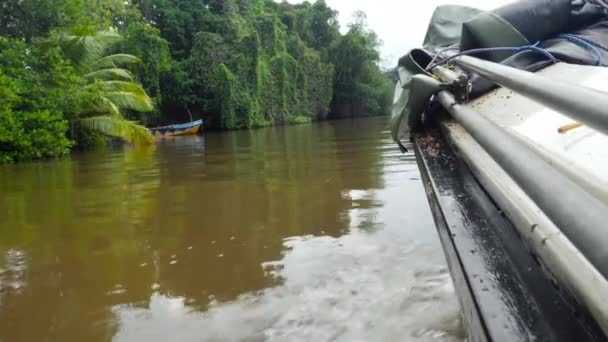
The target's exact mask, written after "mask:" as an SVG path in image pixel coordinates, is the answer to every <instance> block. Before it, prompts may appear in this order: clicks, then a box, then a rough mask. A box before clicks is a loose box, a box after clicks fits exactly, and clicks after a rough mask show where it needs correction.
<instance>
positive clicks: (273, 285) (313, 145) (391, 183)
mask: <svg viewBox="0 0 608 342" xmlns="http://www.w3.org/2000/svg"><path fill="white" fill-rule="evenodd" d="M463 339H464V337H463V336H462V328H461V324H460V320H459V309H458V301H457V299H456V297H455V294H454V290H453V288H452V284H451V280H450V277H449V273H448V271H447V267H446V265H445V261H444V257H443V253H442V250H441V246H440V244H439V241H438V238H437V235H436V232H435V228H434V225H433V221H432V218H431V215H430V211H429V209H428V205H427V201H426V198H425V196H424V189H423V187H422V185H421V183H420V177H419V173H418V169H417V167H416V163H415V159H414V156H413V155H412V154H405V155H403V154H401V153H400V152H399V150H398V149H397V148H396V146H395V145H394V144H393V143H392V141H391V139H390V134H389V132H388V125H387V122H386V119H357V120H342V121H334V122H323V123H318V124H313V125H303V126H291V127H275V128H267V129H259V130H251V131H241V132H224V133H215V132H211V133H206V134H205V135H204V136H196V137H188V138H181V139H174V140H168V141H165V142H162V143H159V144H157V145H156V146H154V147H150V148H133V147H129V146H127V147H123V148H114V149H107V150H104V151H98V152H90V153H84V154H78V155H74V156H72V157H70V158H65V159H61V160H53V161H46V162H36V163H24V164H18V165H10V166H3V167H0V342H13V341H16V342H21V341H62V342H72V341H74V342H76V341H78V342H81V341H89V342H94V341H172V342H182V341H184V342H185V341H188V342H189V341H210V342H211V341H227V342H233V341H234V342H236V341H296V342H297V341H348V342H351V341H462V340H463Z"/></svg>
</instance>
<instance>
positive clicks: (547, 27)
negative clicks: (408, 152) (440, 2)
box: [392, 0, 608, 149]
mask: <svg viewBox="0 0 608 342" xmlns="http://www.w3.org/2000/svg"><path fill="white" fill-rule="evenodd" d="M602 4H603V1H599V0H587V1H584V0H522V1H517V2H514V3H511V4H509V5H507V6H504V7H501V8H498V9H496V10H494V11H491V12H483V11H479V10H475V9H472V8H469V7H462V6H440V7H438V8H437V9H436V11H435V13H434V14H433V16H432V19H431V22H430V24H429V28H428V31H427V35H426V37H425V41H424V44H423V48H422V49H416V50H413V51H410V52H409V53H408V54H407V55H405V56H404V57H402V58H401V59H400V60H399V65H398V70H399V76H400V77H399V82H398V85H397V87H398V88H399V89H398V91H396V93H395V103H394V107H393V113H392V134H393V138H394V139H395V141H397V142H398V143H399V144H400V146H401V147H402V149H405V148H404V147H403V145H402V144H401V142H402V141H403V140H405V139H408V138H409V131H410V130H411V129H412V128H415V127H417V126H418V125H419V124H420V123H421V122H422V113H423V112H424V110H425V109H426V107H427V104H428V102H429V99H430V98H431V97H432V95H433V94H435V93H436V92H438V91H439V90H440V89H441V88H442V84H441V83H440V82H439V81H437V80H436V79H434V78H433V77H432V76H431V75H430V73H429V72H428V71H427V70H426V68H427V67H428V65H429V63H430V62H431V60H432V59H433V57H434V56H435V54H437V53H439V52H440V51H443V50H445V49H446V48H448V47H453V48H454V50H455V51H454V52H459V51H461V52H462V51H469V50H472V49H480V48H481V49H486V48H496V47H501V48H502V47H522V46H528V45H532V44H535V43H537V42H538V43H537V45H536V46H537V47H539V48H541V49H543V50H544V51H546V52H548V53H550V54H551V55H552V56H554V57H555V58H556V59H557V60H559V61H562V62H566V63H573V64H583V65H603V66H604V65H608V16H607V15H606V8H605V7H604V6H603V5H602ZM475 57H479V58H484V59H487V60H491V61H494V62H500V63H503V64H506V65H510V66H513V67H516V68H520V69H525V70H528V71H537V70H540V69H542V68H543V67H545V66H547V65H549V64H550V63H551V61H549V60H548V59H547V57H546V55H543V54H539V53H533V52H530V51H520V52H508V51H507V52H505V51H488V52H486V53H484V54H477V55H475ZM471 80H472V85H473V88H472V92H471V94H470V95H471V97H475V96H479V95H481V94H483V93H485V92H487V91H488V90H490V89H491V88H492V87H493V86H494V85H493V84H492V83H490V82H488V81H485V80H483V79H481V78H479V77H476V76H475V75H472V78H471Z"/></svg>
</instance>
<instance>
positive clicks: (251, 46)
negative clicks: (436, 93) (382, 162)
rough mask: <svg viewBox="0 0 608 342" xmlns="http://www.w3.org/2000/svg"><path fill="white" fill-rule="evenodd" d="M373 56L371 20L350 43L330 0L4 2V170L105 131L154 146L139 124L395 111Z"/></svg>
mask: <svg viewBox="0 0 608 342" xmlns="http://www.w3.org/2000/svg"><path fill="white" fill-rule="evenodd" d="M378 47H379V40H378V38H377V37H376V35H375V34H374V33H373V32H372V31H370V30H369V29H368V28H367V26H366V23H365V16H364V14H363V13H357V14H356V15H355V17H354V20H353V22H352V24H350V25H349V27H348V30H347V32H346V33H345V34H341V33H340V27H339V24H338V21H337V12H336V11H334V10H333V9H331V8H329V7H328V6H327V4H326V3H325V2H324V1H323V0H318V1H317V2H315V3H310V2H303V3H300V4H296V5H294V4H289V3H286V2H282V3H278V2H275V1H272V0H126V1H125V0H12V1H8V2H3V3H2V4H0V163H2V162H11V161H19V160H27V159H33V158H45V157H54V156H60V155H62V154H65V153H67V152H68V151H69V150H70V148H72V147H73V146H74V145H81V146H84V145H89V144H92V142H94V141H95V140H96V137H97V135H98V134H103V135H110V136H115V137H119V138H122V139H124V140H127V141H136V142H137V141H148V140H149V139H150V136H149V133H148V132H147V130H145V129H144V128H143V127H142V126H140V125H139V124H141V125H156V124H164V123H174V122H186V121H189V120H191V119H198V118H202V119H204V120H205V126H206V127H208V128H217V129H243V128H253V127H262V126H269V125H279V124H289V123H305V122H310V121H312V120H321V119H327V118H330V119H331V118H342V117H353V116H368V115H382V114H386V113H388V111H389V106H390V103H391V96H392V83H391V81H390V80H389V78H388V77H387V75H386V74H385V73H383V72H382V71H381V70H380V68H379V67H378V64H377V63H378V61H379V54H378ZM135 122H138V123H139V124H136V123H135Z"/></svg>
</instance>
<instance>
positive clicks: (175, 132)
mask: <svg viewBox="0 0 608 342" xmlns="http://www.w3.org/2000/svg"><path fill="white" fill-rule="evenodd" d="M202 125H203V121H202V120H198V121H194V122H191V123H187V124H182V125H171V126H164V127H157V128H151V129H150V132H152V134H153V135H154V136H155V137H157V138H168V137H179V136H185V135H195V134H198V133H199V132H200V130H201V127H202Z"/></svg>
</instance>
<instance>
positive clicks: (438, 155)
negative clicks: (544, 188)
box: [414, 128, 608, 342]
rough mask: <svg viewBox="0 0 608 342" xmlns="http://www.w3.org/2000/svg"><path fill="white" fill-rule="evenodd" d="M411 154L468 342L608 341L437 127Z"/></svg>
mask: <svg viewBox="0 0 608 342" xmlns="http://www.w3.org/2000/svg"><path fill="white" fill-rule="evenodd" d="M414 150H415V152H416V157H417V159H418V164H419V167H420V170H421V174H422V179H423V183H424V186H425V189H426V192H427V197H428V199H429V203H430V207H431V210H432V212H433V216H434V219H435V223H436V225H437V230H438V233H439V236H440V238H441V242H442V245H443V249H444V252H445V255H446V258H447V260H448V264H449V267H450V271H451V274H452V278H453V280H454V284H455V286H456V290H457V292H458V295H459V297H460V301H461V304H462V306H463V312H464V320H465V324H466V328H467V332H468V336H469V341H509V342H515V341H556V342H557V341H564V342H566V341H568V342H569V341H608V339H607V338H606V336H605V335H604V334H603V333H602V331H601V330H600V328H599V327H598V325H597V324H596V323H595V321H593V320H592V319H591V318H590V316H589V315H588V313H587V312H586V311H585V310H583V309H582V308H580V307H578V305H577V304H576V303H575V301H574V300H572V298H571V297H569V296H568V295H567V294H566V293H565V292H563V291H560V290H559V289H558V287H556V285H555V284H554V282H553V281H552V280H551V279H550V278H549V277H547V274H546V273H545V272H544V271H543V270H542V267H541V266H540V265H539V263H538V261H537V260H535V258H534V257H533V255H532V254H531V253H530V251H529V250H528V249H527V248H526V245H525V243H524V242H523V241H522V239H521V238H520V236H519V235H518V234H517V232H516V230H515V228H514V227H513V225H512V224H511V222H510V221H509V220H508V219H507V218H505V217H504V216H503V215H502V213H501V212H500V210H499V209H498V208H497V207H496V206H495V204H494V202H493V201H492V200H491V198H490V197H489V196H488V194H487V193H486V192H485V191H484V190H483V189H482V187H481V186H480V185H479V183H477V181H476V180H475V178H474V176H473V175H472V173H471V172H470V170H469V169H468V167H467V166H466V164H465V163H464V162H463V161H462V160H461V159H460V158H458V156H457V154H456V153H454V151H453V150H452V147H451V146H450V145H449V143H448V142H447V141H446V139H445V138H444V137H443V136H442V134H441V133H440V131H439V129H436V128H433V129H428V130H425V131H422V132H419V133H417V134H416V135H415V143H414Z"/></svg>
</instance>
